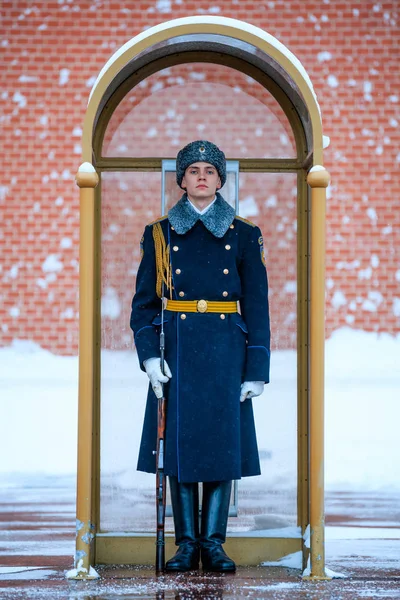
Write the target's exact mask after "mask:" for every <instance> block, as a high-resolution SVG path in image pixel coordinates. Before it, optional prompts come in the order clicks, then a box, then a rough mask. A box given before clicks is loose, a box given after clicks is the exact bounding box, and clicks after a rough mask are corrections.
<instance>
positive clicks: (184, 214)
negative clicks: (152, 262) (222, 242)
mask: <svg viewBox="0 0 400 600" xmlns="http://www.w3.org/2000/svg"><path fill="white" fill-rule="evenodd" d="M234 218H235V211H234V209H233V208H232V206H230V204H228V203H227V202H226V200H224V199H223V197H222V196H221V194H220V193H219V192H217V199H216V201H215V202H214V204H213V205H212V206H211V208H210V209H209V210H208V211H207V212H206V213H204V215H200V214H199V213H197V212H196V211H195V210H194V208H193V207H192V205H191V204H190V202H189V200H188V198H187V195H186V194H183V196H182V198H181V199H180V200H179V202H177V204H175V206H173V207H172V208H171V210H170V211H168V219H169V222H170V223H171V225H172V227H173V228H174V229H175V231H176V233H178V234H179V235H183V234H184V233H187V232H188V231H189V229H192V227H193V226H194V225H195V223H197V221H201V222H202V223H203V225H204V227H206V228H207V229H208V231H209V232H210V233H212V234H213V235H215V237H217V238H222V237H223V236H224V235H225V233H226V232H227V231H228V229H229V225H230V224H231V223H232V221H233V219H234Z"/></svg>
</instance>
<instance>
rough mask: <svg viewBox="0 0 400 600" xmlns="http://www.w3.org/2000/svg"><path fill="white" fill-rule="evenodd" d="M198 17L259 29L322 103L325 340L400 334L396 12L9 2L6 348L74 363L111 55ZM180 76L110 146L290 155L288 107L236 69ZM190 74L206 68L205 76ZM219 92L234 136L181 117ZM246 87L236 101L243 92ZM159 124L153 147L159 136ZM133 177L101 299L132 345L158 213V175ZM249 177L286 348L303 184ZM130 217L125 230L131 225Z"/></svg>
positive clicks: (145, 101) (1, 307)
mask: <svg viewBox="0 0 400 600" xmlns="http://www.w3.org/2000/svg"><path fill="white" fill-rule="evenodd" d="M169 8H170V10H169ZM194 14H217V15H220V16H226V17H233V18H237V19H243V20H245V21H248V22H250V23H253V24H255V25H257V26H259V27H262V28H263V29H265V30H266V31H268V32H269V33H271V34H272V35H274V36H275V37H277V38H278V39H279V40H280V41H281V42H282V43H284V44H285V45H286V46H287V47H288V48H289V49H290V50H291V51H292V52H293V53H294V54H295V55H296V56H297V57H298V58H299V59H300V60H301V62H302V63H303V65H304V67H305V68H306V70H307V71H308V73H309V75H310V77H311V80H312V82H313V84H314V88H315V90H316V93H317V95H318V99H319V102H320V105H321V109H322V116H323V124H324V133H325V134H326V135H329V136H330V138H331V146H330V148H329V149H328V150H326V151H325V165H326V167H327V168H328V170H329V171H330V173H331V178H332V185H331V187H330V189H329V201H328V216H327V225H328V247H327V310H326V314H327V334H328V335H329V334H330V333H331V332H332V331H333V330H334V329H336V328H338V327H342V326H344V325H349V326H351V327H356V328H362V329H367V330H375V331H388V332H390V333H395V332H398V331H399V328H400V327H399V325H400V289H399V288H400V264H399V262H400V261H399V254H398V248H399V242H400V210H399V176H398V171H399V162H400V150H399V137H400V136H399V127H398V121H399V98H398V94H399V69H398V61H399V53H398V47H399V34H398V2H387V3H384V4H379V3H374V2H369V1H360V0H358V1H354V2H351V3H345V2H336V1H334V0H331V1H330V2H329V1H328V0H326V1H325V2H321V1H318V2H317V1H311V2H306V1H305V2H298V1H297V2H295V1H290V0H286V1H275V2H265V1H261V2H257V3H256V2H250V1H246V0H240V2H239V1H237V0H236V1H234V0H232V1H230V0H224V1H222V0H215V1H214V2H206V1H203V0H199V1H198V2H196V3H192V2H184V1H181V2H178V1H177V0H171V1H169V0H163V1H160V0H158V2H157V1H149V0H141V1H140V2H135V3H134V2H124V1H120V2H105V1H104V2H101V1H97V2H96V1H93V2H84V1H79V0H78V1H68V0H64V1H62V0H59V1H58V2H56V1H54V2H40V3H36V4H35V3H33V2H22V1H13V2H3V3H2V17H3V18H2V30H3V31H2V34H3V35H2V42H1V46H0V47H1V52H2V62H1V66H2V68H1V71H0V78H1V86H0V88H1V89H0V106H1V112H0V114H1V117H0V119H1V128H2V135H1V139H2V159H3V161H2V162H3V169H2V177H1V182H0V217H1V218H0V261H1V263H0V278H1V283H2V285H1V291H0V321H1V328H0V344H1V345H7V344H9V343H10V342H11V341H12V339H13V338H24V339H26V338H27V339H31V340H34V341H36V342H37V343H39V344H40V345H41V346H43V347H46V348H49V349H51V350H52V351H54V352H57V353H62V354H71V353H76V352H77V329H78V325H77V311H78V304H77V299H78V227H79V215H78V188H77V187H76V186H75V184H74V181H73V179H74V175H75V172H76V170H77V167H78V166H79V164H80V128H81V127H82V122H83V117H84V114H85V109H86V104H87V99H88V95H89V92H90V88H91V86H92V84H93V81H94V78H95V77H96V76H97V74H98V72H99V71H100V69H101V68H102V66H103V65H104V63H105V62H106V61H107V60H108V58H109V57H110V55H111V54H112V53H113V52H114V51H115V49H117V48H119V47H120V46H122V45H123V44H124V43H125V42H126V41H127V40H128V39H130V38H132V37H133V36H134V35H136V34H137V33H139V32H140V31H142V30H143V29H145V28H148V27H150V26H153V25H155V24H157V23H160V22H162V21H165V20H168V19H172V18H177V17H181V16H188V15H194ZM179 69H182V72H183V73H186V75H185V76H186V77H187V78H188V79H187V81H190V82H191V87H190V88H188V87H187V86H185V85H183V86H182V85H181V86H180V87H176V85H175V84H176V83H177V82H176V80H175V82H174V81H170V82H169V83H168V81H167V79H168V77H167V78H166V79H165V74H157V75H155V76H153V78H154V80H158V81H162V80H163V77H164V83H165V85H164V89H163V91H162V93H161V94H160V92H153V93H150V94H149V92H148V89H149V85H147V88H146V85H144V86H143V87H142V88H140V89H139V90H135V91H134V92H132V94H133V95H136V97H135V98H134V99H133V101H132V102H131V109H132V111H131V112H129V111H127V110H126V107H125V108H124V106H123V105H121V107H120V109H119V111H118V113H117V114H116V115H115V117H114V123H113V124H111V126H112V127H113V128H114V130H113V131H114V137H113V136H112V135H111V128H110V133H109V135H108V137H107V138H106V144H107V145H108V147H109V148H110V149H111V147H112V146H113V147H118V146H121V144H125V145H128V144H129V143H135V139H136V140H139V142H140V147H139V146H138V143H136V148H137V151H138V152H137V155H138V156H139V155H140V153H142V155H146V152H147V148H151V149H152V154H153V155H159V156H172V155H173V154H174V153H176V151H177V150H178V149H179V147H180V145H183V144H181V142H183V143H186V140H187V136H189V139H192V138H194V137H203V136H204V137H206V135H205V134H206V133H207V134H208V132H210V134H209V135H208V137H211V138H212V139H214V141H216V142H217V143H220V144H221V146H222V147H223V148H224V150H226V152H227V155H228V157H229V156H252V155H254V154H255V153H257V152H259V153H260V152H261V155H263V154H262V153H265V155H267V156H268V155H271V151H272V149H273V150H275V151H278V152H280V151H282V152H286V154H283V155H289V156H292V155H293V154H292V153H293V150H292V142H291V133H290V131H288V129H287V126H286V124H285V123H284V120H283V119H282V118H281V114H280V111H279V108H277V107H276V105H275V103H274V101H273V100H272V99H271V98H264V99H263V98H262V96H261V95H259V94H258V93H257V91H256V90H255V88H254V86H252V84H251V83H250V82H248V81H247V88H246V81H245V78H244V76H242V75H240V74H235V73H233V74H232V73H231V74H230V75H229V76H228V74H227V70H225V72H222V71H221V72H220V71H219V69H222V68H219V67H215V68H210V66H209V65H208V66H207V67H204V66H203V67H202V69H203V71H204V74H205V78H204V79H203V80H200V79H199V78H197V79H195V78H193V76H192V78H191V79H190V75H188V69H187V68H186V71H185V69H183V67H174V69H173V70H171V72H172V71H173V72H172V75H171V73H170V74H169V76H170V77H172V78H173V77H174V76H175V77H177V76H178V75H179ZM192 71H196V72H199V69H198V68H196V67H195V66H194V67H193V68H192ZM181 75H182V73H181ZM221 77H222V78H223V81H221ZM185 81H186V80H185ZM222 84H223V85H225V88H226V89H225V90H224V91H223V92H222V91H221V94H219V95H218V97H221V98H222V97H223V95H224V93H225V94H228V96H229V95H231V98H232V100H231V102H230V107H229V110H225V112H224V111H223V108H224V105H223V103H222V101H221V100H219V104H218V102H217V101H216V100H213V106H216V107H218V110H222V111H223V112H224V115H225V116H226V119H227V122H228V121H229V124H230V126H229V127H225V128H224V127H222V126H220V127H218V123H214V122H212V121H208V122H207V121H205V122H204V123H203V121H202V120H199V119H198V115H197V114H196V115H195V116H194V117H192V116H191V117H190V119H189V120H188V119H187V117H188V116H189V114H190V111H188V113H187V114H185V115H184V117H185V118H183V121H182V120H180V119H182V111H180V110H179V107H178V106H177V101H178V100H179V103H181V102H182V98H184V97H185V89H186V90H187V91H189V90H190V92H191V94H193V93H195V92H196V90H197V91H201V97H202V98H203V102H204V94H205V87H206V86H207V85H209V86H210V88H209V89H210V91H211V92H212V93H213V95H214V97H215V91H216V90H217V89H220V88H219V87H218V86H221V85H222ZM174 85H175V87H174ZM194 86H197V88H195V87H194ZM235 87H237V88H240V89H239V90H236V91H233V93H232V89H233V88H235ZM252 87H253V92H252V90H251V89H250V88H252ZM256 87H257V86H256ZM150 89H151V88H150ZM188 96H189V94H188ZM160 101H161V104H160ZM157 102H158V103H159V104H157ZM174 103H175V104H174ZM150 106H151V107H152V110H155V111H156V112H157V118H155V117H154V114H153V116H152V119H151V120H150V119H149V118H148V115H147V114H146V111H148V110H149V107H150ZM174 106H175V113H174V114H173V113H172V112H171V110H173V108H174ZM250 109H251V114H252V120H251V121H250V122H249V119H248V118H246V117H248V114H246V110H247V113H248V112H249V111H250ZM168 111H169V112H168ZM240 111H242V113H241V112H240ZM257 111H258V112H257ZM225 113H226V114H225ZM258 114H259V115H260V119H261V118H262V119H263V123H265V129H267V130H268V132H267V133H268V135H265V131H263V132H262V134H261V135H258V134H257V132H256V129H257V127H253V124H254V123H256V122H257V119H256V118H255V117H256V116H257V115H258ZM133 115H140V120H139V121H136V123H140V126H141V128H139V127H136V129H135V132H134V134H133V135H132V136H131V137H130V138H129V139H128V140H127V139H123V138H124V136H125V138H126V136H127V134H128V132H131V128H130V126H129V118H131V119H132V116H133ZM163 115H164V118H163V119H162V118H161V117H162V116H163ZM180 115H181V116H180ZM238 115H239V116H238ZM235 116H236V119H235ZM121 119H127V121H126V123H125V125H126V127H118V125H119V123H120V121H121ZM229 119H230V120H229ZM154 121H157V124H156V125H155V124H154ZM249 123H250V124H249ZM199 124H203V125H204V128H203V129H199V128H198V126H199ZM151 127H155V128H156V129H157V133H156V135H153V133H150V135H148V132H149V129H150V128H151ZM196 134H198V135H196ZM285 135H286V138H287V139H286V140H285V137H284V136H285ZM135 136H136V137H135ZM190 136H191V137H190ZM274 136H275V137H274ZM282 136H283V137H282ZM238 140H241V142H238ZM156 141H157V143H158V147H159V153H158V154H157V153H156V152H154V148H155V142H156ZM264 145H265V147H264ZM164 148H165V149H167V150H168V152H166V153H165V154H164ZM122 153H123V151H122ZM125 177H126V180H125V181H124V180H121V179H120V180H115V177H113V176H112V175H110V174H109V175H108V180H107V182H106V183H105V185H104V188H107V189H108V190H109V191H108V193H107V197H105V198H104V210H103V213H104V214H103V233H104V243H103V246H104V256H105V257H106V258H105V263H104V265H103V274H104V281H103V292H104V294H105V296H106V300H105V306H107V307H108V312H109V314H110V315H111V316H108V317H105V319H104V329H103V344H104V345H106V346H108V347H109V346H110V345H111V346H113V347H121V346H122V347H124V346H126V345H128V344H129V343H130V342H129V339H130V337H129V336H130V333H129V328H127V325H126V317H127V315H129V299H130V296H131V295H132V290H133V284H134V276H135V271H136V268H137V260H138V251H137V243H138V239H139V238H140V232H141V229H142V228H143V225H144V223H145V222H146V221H148V220H150V219H152V218H153V216H157V212H158V210H157V203H158V198H159V179H157V174H152V175H151V176H150V177H149V176H148V175H146V176H142V175H140V174H135V176H133V175H132V174H131V178H129V177H128V176H125ZM241 180H242V182H241V183H242V187H241V198H242V199H243V198H246V197H252V198H253V199H254V202H255V204H256V205H257V208H258V215H255V216H254V217H249V218H252V219H253V220H255V221H257V223H259V224H260V225H261V227H262V228H263V232H264V236H265V238H266V243H267V247H268V254H269V275H270V280H271V288H272V292H273V293H272V297H271V304H272V306H273V315H274V323H273V329H274V332H275V344H276V345H277V346H279V347H290V346H292V345H293V342H294V335H295V331H294V325H293V318H292V314H293V309H294V305H295V303H294V294H293V292H292V291H290V290H292V287H291V281H293V273H292V272H291V270H292V271H293V259H292V258H291V257H293V249H294V244H295V233H296V232H295V225H294V220H295V212H294V208H293V197H292V195H291V194H292V187H293V180H290V182H289V179H287V180H283V179H282V178H279V176H274V177H271V178H267V176H265V175H263V176H257V177H255V178H254V177H250V176H249V175H246V176H243V177H241ZM288 182H289V183H288ZM107 186H108V187H107ZM115 190H119V192H120V193H119V194H118V196H116V192H115ZM133 190H134V191H135V194H134V197H133ZM144 190H146V191H147V192H148V193H147V194H145V193H144ZM150 193H151V200H149V195H150ZM273 197H275V198H276V204H275V205H274V202H275V201H274V200H271V198H273ZM153 198H154V199H153ZM268 199H269V204H268ZM117 202H119V204H118V203H117ZM107 203H108V204H107ZM118 206H119V207H120V210H119V212H118V210H117V209H118ZM113 211H114V212H113ZM124 211H125V212H124ZM121 213H122V214H123V215H124V216H125V217H126V219H122V220H121ZM110 226H111V228H110ZM290 262H291V263H292V264H290ZM288 290H289V291H288ZM110 307H111V308H110ZM113 307H114V309H115V310H114V309H113ZM113 310H114V312H113ZM118 311H119V312H118ZM117 313H118V314H117ZM111 317H112V318H111Z"/></svg>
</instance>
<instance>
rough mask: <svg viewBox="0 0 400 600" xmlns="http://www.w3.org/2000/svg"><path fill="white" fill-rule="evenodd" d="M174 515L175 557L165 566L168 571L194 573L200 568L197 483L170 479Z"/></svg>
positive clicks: (175, 478)
mask: <svg viewBox="0 0 400 600" xmlns="http://www.w3.org/2000/svg"><path fill="white" fill-rule="evenodd" d="M169 488H170V491H171V502H172V512H173V513H174V524H175V543H176V545H177V546H179V548H178V550H177V552H176V554H175V556H174V557H173V558H171V559H170V560H168V561H167V562H166V564H165V570H166V571H169V572H171V571H175V572H176V571H192V570H193V569H198V568H199V560H200V549H199V487H198V484H197V483H179V482H178V478H177V477H169Z"/></svg>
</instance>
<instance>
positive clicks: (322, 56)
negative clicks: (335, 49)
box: [317, 50, 332, 62]
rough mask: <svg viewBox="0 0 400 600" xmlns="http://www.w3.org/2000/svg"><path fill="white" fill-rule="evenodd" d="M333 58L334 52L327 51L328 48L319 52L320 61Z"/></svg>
mask: <svg viewBox="0 0 400 600" xmlns="http://www.w3.org/2000/svg"><path fill="white" fill-rule="evenodd" d="M331 58H332V54H331V53H330V52H327V51H326V50H325V51H324V52H319V53H318V54H317V59H318V60H319V62H324V61H326V60H331Z"/></svg>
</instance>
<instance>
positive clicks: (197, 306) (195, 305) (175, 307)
mask: <svg viewBox="0 0 400 600" xmlns="http://www.w3.org/2000/svg"><path fill="white" fill-rule="evenodd" d="M165 310H172V311H174V312H199V313H205V312H211V313H235V312H237V311H238V309H237V302H228V301H225V302H209V301H208V300H167V302H166V305H165Z"/></svg>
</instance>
